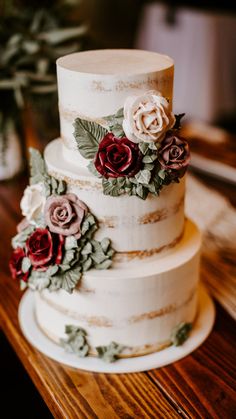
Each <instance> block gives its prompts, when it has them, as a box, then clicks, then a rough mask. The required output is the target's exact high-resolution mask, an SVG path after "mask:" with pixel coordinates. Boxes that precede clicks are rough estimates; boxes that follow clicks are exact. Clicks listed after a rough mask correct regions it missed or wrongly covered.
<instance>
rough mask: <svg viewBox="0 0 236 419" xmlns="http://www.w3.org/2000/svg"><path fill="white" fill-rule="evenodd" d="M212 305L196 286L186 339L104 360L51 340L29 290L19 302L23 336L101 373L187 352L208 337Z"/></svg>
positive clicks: (159, 362) (161, 362) (164, 361)
mask: <svg viewBox="0 0 236 419" xmlns="http://www.w3.org/2000/svg"><path fill="white" fill-rule="evenodd" d="M214 319H215V309H214V304H213V302H212V299H211V298H210V296H209V295H208V293H207V291H206V289H205V288H204V287H203V285H200V289H199V309H198V316H197V318H196V321H195V322H194V326H193V330H192V332H191V334H190V336H189V339H188V340H187V341H186V342H185V343H184V344H183V345H182V346H179V347H175V346H170V347H168V348H166V349H163V350H161V351H159V352H155V353H152V354H149V355H145V356H139V357H135V358H129V359H119V360H117V361H116V362H114V363H111V364H106V363H105V362H104V361H102V360H100V359H98V358H95V357H87V358H79V357H77V356H76V355H74V354H71V353H68V352H66V351H65V350H64V349H63V348H62V347H61V346H59V345H57V344H56V343H54V342H52V341H51V340H50V339H49V338H48V337H47V336H46V335H45V334H44V333H43V332H42V331H41V329H40V328H39V326H38V324H37V322H36V318H35V307H34V296H33V292H32V291H30V290H28V291H27V292H26V293H25V294H24V296H23V297H22V300H21V302H20V305H19V323H20V327H21V330H22V332H23V334H24V336H25V338H26V339H27V340H28V341H29V342H30V343H31V344H32V345H33V346H34V347H35V348H36V349H38V350H39V351H40V352H42V353H43V354H44V355H46V356H48V357H49V358H51V359H53V360H55V361H57V362H60V363H62V364H64V365H67V366H70V367H73V368H77V369H81V370H86V371H92V372H101V373H118V374H119V373H130V372H140V371H147V370H150V369H153V368H160V367H163V366H165V365H168V364H171V363H172V362H175V361H178V360H180V359H182V358H184V357H185V356H187V355H189V354H190V353H191V352H192V351H194V350H195V349H196V348H197V347H198V346H200V345H201V344H202V343H203V342H204V340H205V339H206V338H207V337H208V335H209V333H210V332H211V329H212V327H213V324H214Z"/></svg>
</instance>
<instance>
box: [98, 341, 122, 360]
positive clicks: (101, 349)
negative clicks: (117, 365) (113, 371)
mask: <svg viewBox="0 0 236 419" xmlns="http://www.w3.org/2000/svg"><path fill="white" fill-rule="evenodd" d="M124 348H125V347H124V346H123V345H119V344H118V343H116V342H111V343H110V345H107V346H97V347H96V351H97V353H98V357H99V358H101V359H102V360H103V361H105V362H108V363H110V362H114V361H116V360H117V358H118V355H119V354H120V353H121V352H122V351H123V350H124Z"/></svg>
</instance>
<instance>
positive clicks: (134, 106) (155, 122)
mask: <svg viewBox="0 0 236 419" xmlns="http://www.w3.org/2000/svg"><path fill="white" fill-rule="evenodd" d="M174 124H175V116H174V114H173V113H172V112H171V109H170V105H169V103H168V101H167V100H166V99H165V98H164V97H163V96H162V95H161V94H160V93H159V92H156V91H149V92H147V93H146V94H144V95H141V96H130V97H128V98H127V99H126V101H125V104H124V121H123V129H124V132H125V135H126V137H127V138H128V139H129V140H131V141H133V142H134V143H139V142H141V141H144V142H148V143H151V142H157V141H158V142H160V141H161V140H162V139H163V138H164V136H165V133H166V131H168V130H169V129H171V128H172V127H173V126H174Z"/></svg>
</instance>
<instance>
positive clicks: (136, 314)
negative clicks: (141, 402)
mask: <svg viewBox="0 0 236 419" xmlns="http://www.w3.org/2000/svg"><path fill="white" fill-rule="evenodd" d="M200 245H201V238H200V234H199V232H198V230H197V229H196V227H195V226H194V225H193V224H192V223H191V222H190V221H188V222H187V225H186V230H185V235H184V237H183V239H182V241H181V243H180V244H179V245H178V246H177V247H176V248H175V249H174V250H173V251H172V252H171V253H170V254H168V255H166V256H164V257H163V258H162V259H161V260H156V261H155V260H151V261H149V262H146V263H145V264H144V265H142V267H141V266H139V265H138V266H137V267H136V268H135V267H132V268H131V269H130V268H128V267H126V268H123V269H122V268H115V269H112V270H109V271H106V272H98V271H90V272H89V273H87V274H86V275H84V277H83V279H82V280H81V283H80V286H79V287H78V289H77V290H75V292H74V293H73V294H72V295H68V293H66V292H65V291H63V290H62V291H59V292H55V293H50V292H49V291H48V290H44V291H42V293H37V295H36V317H37V321H38V323H39V325H40V327H41V328H42V330H43V331H44V332H45V333H46V334H47V335H48V336H49V337H50V338H52V339H53V340H55V341H56V342H59V341H60V339H61V338H64V337H65V333H64V331H65V325H66V324H72V325H78V324H79V325H80V326H81V327H83V328H84V329H85V330H86V331H87V334H88V340H89V343H90V346H91V349H92V351H93V352H94V351H95V350H94V348H95V347H96V346H99V345H108V344H109V343H110V342H112V341H115V342H119V343H120V344H122V345H124V346H126V350H125V353H126V354H129V355H131V356H132V355H137V354H145V353H149V352H152V351H155V350H157V349H160V348H162V347H163V346H165V345H168V344H170V337H171V332H172V330H173V329H174V327H175V326H176V325H177V324H179V323H181V322H193V321H194V319H195V317H196V314H197V286H198V275H199V250H200Z"/></svg>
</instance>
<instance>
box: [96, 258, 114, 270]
mask: <svg viewBox="0 0 236 419" xmlns="http://www.w3.org/2000/svg"><path fill="white" fill-rule="evenodd" d="M111 265H112V261H111V260H110V259H105V260H104V261H103V262H100V263H96V265H95V268H96V269H109V268H110V267H111Z"/></svg>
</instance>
